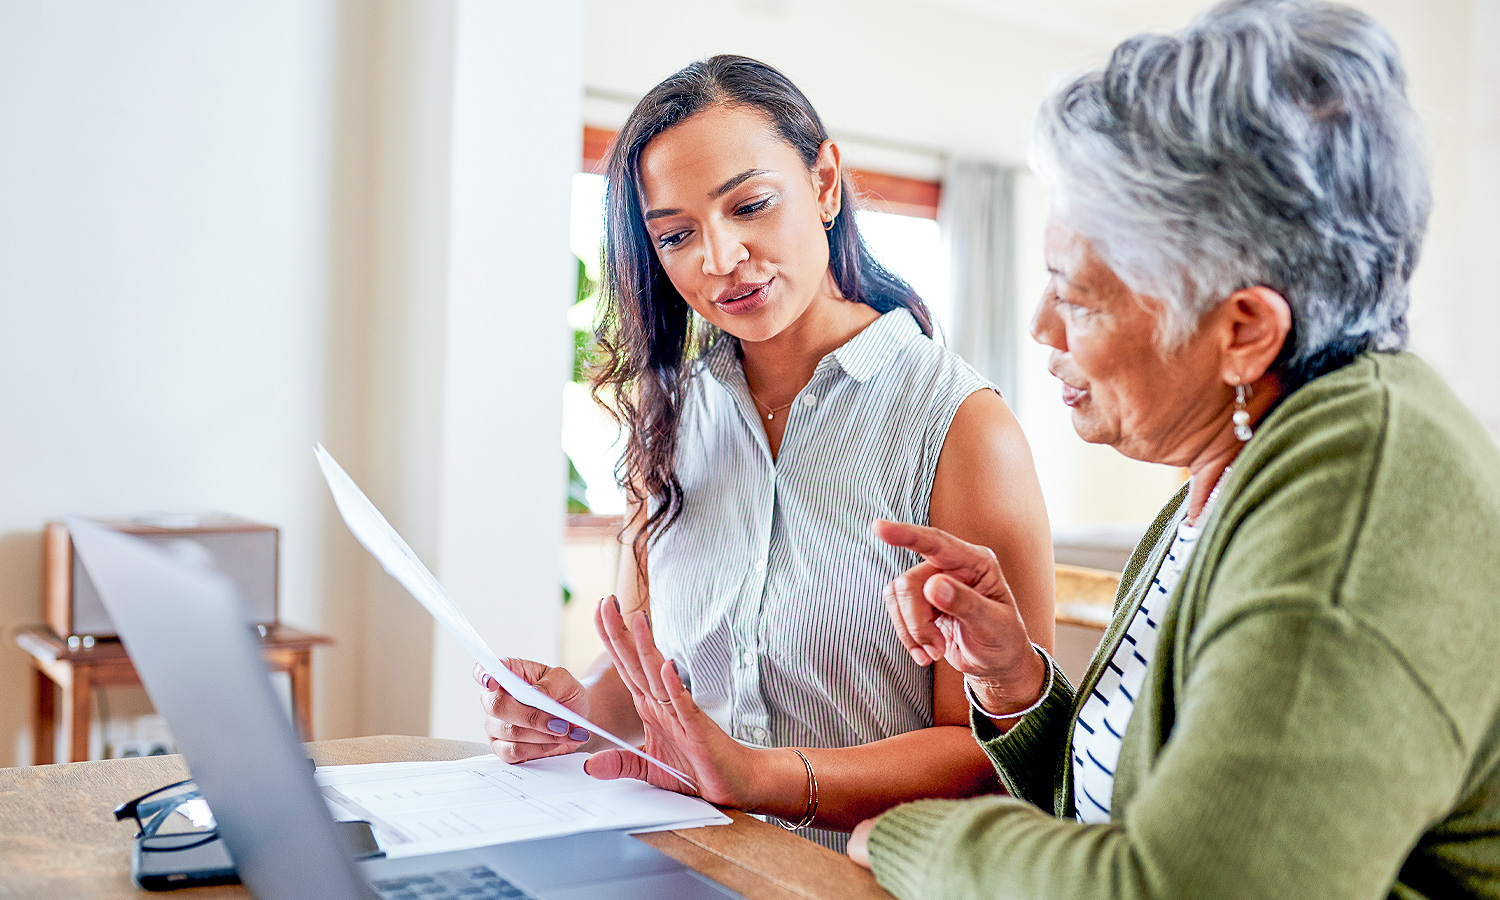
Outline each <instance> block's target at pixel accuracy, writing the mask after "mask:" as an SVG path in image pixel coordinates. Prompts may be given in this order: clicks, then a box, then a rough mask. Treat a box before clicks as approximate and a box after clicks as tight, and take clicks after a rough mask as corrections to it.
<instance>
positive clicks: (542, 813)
mask: <svg viewBox="0 0 1500 900" xmlns="http://www.w3.org/2000/svg"><path fill="white" fill-rule="evenodd" d="M583 760H584V754H582V753H569V754H566V755H564V756H553V757H548V758H546V759H538V760H533V761H531V762H529V763H526V764H525V765H519V766H513V765H509V764H507V763H503V762H501V761H500V760H498V759H496V758H495V757H493V756H476V757H473V758H471V759H461V760H454V761H452V762H406V763H374V764H370V765H362V766H329V767H326V768H321V769H318V771H317V774H316V775H315V776H314V777H315V780H316V781H317V783H318V787H319V789H321V790H322V792H323V796H324V798H325V799H326V800H327V801H328V804H329V806H330V808H331V809H332V810H333V812H334V815H335V817H336V818H341V819H350V818H354V819H363V820H365V821H367V822H369V823H370V825H371V827H372V828H373V829H374V831H375V837H376V840H377V841H378V842H379V844H380V848H381V849H382V850H384V851H385V853H386V855H387V856H392V857H397V856H418V855H422V854H427V853H441V852H444V851H448V850H466V849H470V848H473V847H486V846H489V845H491V844H501V843H507V842H510V841H527V840H534V839H536V838H545V837H557V836H559V835H565V834H575V833H579V832H584V831H603V830H606V829H616V828H619V829H632V830H637V831H660V830H663V829H667V828H693V827H697V826H699V825H724V824H728V822H729V821H730V819H729V817H728V816H726V815H724V814H723V813H721V812H719V811H718V810H717V809H714V808H713V807H712V806H710V805H709V804H708V803H705V802H704V801H702V800H700V799H699V798H697V797H689V796H686V795H684V794H676V793H673V792H672V791H665V790H662V789H661V788H654V787H652V786H651V785H649V784H646V783H645V782H641V781H636V780H634V779H630V778H624V779H620V780H618V781H600V780H598V779H596V778H593V777H591V776H589V775H588V774H587V773H585V772H584V771H583Z"/></svg>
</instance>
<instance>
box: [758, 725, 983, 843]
mask: <svg viewBox="0 0 1500 900" xmlns="http://www.w3.org/2000/svg"><path fill="white" fill-rule="evenodd" d="M799 749H802V752H803V753H804V754H806V756H807V760H808V762H810V763H812V767H813V773H814V775H815V777H816V779H817V783H818V810H817V819H816V824H817V825H818V827H820V828H831V829H836V830H842V831H848V830H850V829H852V828H854V826H855V825H858V824H859V823H860V822H862V821H864V820H865V819H868V818H870V817H872V816H876V815H879V814H880V813H882V812H885V811H886V810H888V809H890V808H891V807H893V806H896V805H898V804H901V803H906V802H908V801H911V800H918V799H922V798H927V797H949V798H952V797H972V796H975V795H978V794H983V793H988V792H992V791H994V790H996V789H997V788H998V787H999V780H998V778H997V777H996V775H995V770H994V768H993V767H992V766H991V765H990V762H989V759H988V758H987V757H986V756H985V755H984V751H983V750H981V749H980V748H979V745H978V744H976V743H975V742H974V737H973V735H972V734H971V733H970V732H969V729H967V728H963V727H961V726H956V725H939V726H936V727H933V728H923V729H920V730H918V731H911V732H907V733H906V734H900V735H896V736H895V737H891V738H886V739H885V740H882V741H876V742H875V743H871V744H863V745H861V746H858V747H845V748H838V749H808V748H799ZM755 768H756V770H757V773H758V775H759V777H758V779H757V790H756V793H757V796H758V797H759V802H756V803H754V804H752V806H753V809H752V811H753V812H759V813H766V814H769V815H773V816H776V817H778V818H782V819H787V820H789V821H793V822H796V821H799V820H801V819H802V817H803V815H804V814H805V813H806V811H807V807H808V783H807V768H806V766H805V765H804V764H803V762H802V759H801V758H800V757H798V756H797V754H795V753H793V752H792V751H791V750H788V749H784V748H777V749H771V750H763V751H759V753H758V757H757V759H756V765H755Z"/></svg>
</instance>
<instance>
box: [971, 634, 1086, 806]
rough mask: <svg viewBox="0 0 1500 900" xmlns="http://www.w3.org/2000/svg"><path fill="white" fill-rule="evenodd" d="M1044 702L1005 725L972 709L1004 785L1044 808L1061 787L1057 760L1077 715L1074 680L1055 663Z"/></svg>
mask: <svg viewBox="0 0 1500 900" xmlns="http://www.w3.org/2000/svg"><path fill="white" fill-rule="evenodd" d="M1050 668H1051V672H1052V681H1051V683H1050V684H1049V685H1047V698H1046V699H1045V700H1043V701H1042V705H1041V706H1039V707H1037V708H1036V709H1035V710H1033V711H1032V712H1030V713H1027V714H1026V715H1025V716H1024V717H1022V718H1021V719H1020V720H1019V721H1017V722H1016V723H1015V724H1014V725H1012V726H1011V728H1010V730H1009V731H1003V732H1002V731H1001V730H1000V729H998V728H996V727H995V723H994V722H993V721H991V720H990V718H989V716H986V715H983V714H981V713H979V712H977V711H976V710H973V709H970V710H969V722H970V724H971V725H972V726H973V728H974V739H975V740H977V741H979V746H980V747H982V748H983V749H984V752H985V754H986V755H987V756H989V758H990V762H991V763H993V764H994V766H995V771H996V772H997V773H999V775H1000V781H1001V783H1002V784H1004V785H1005V790H1006V791H1008V792H1009V793H1010V795H1011V796H1013V797H1019V798H1021V799H1022V800H1026V801H1028V802H1030V803H1032V804H1034V805H1035V806H1038V807H1040V808H1041V809H1044V810H1048V811H1049V812H1050V811H1053V809H1054V804H1055V798H1056V795H1057V788H1058V760H1060V759H1063V758H1064V757H1065V755H1066V754H1065V749H1066V747H1067V744H1068V727H1069V725H1070V724H1071V723H1072V721H1073V700H1074V691H1073V685H1072V684H1070V683H1068V676H1066V675H1064V674H1063V672H1062V669H1061V668H1059V667H1058V665H1057V664H1056V663H1052V665H1051V666H1050Z"/></svg>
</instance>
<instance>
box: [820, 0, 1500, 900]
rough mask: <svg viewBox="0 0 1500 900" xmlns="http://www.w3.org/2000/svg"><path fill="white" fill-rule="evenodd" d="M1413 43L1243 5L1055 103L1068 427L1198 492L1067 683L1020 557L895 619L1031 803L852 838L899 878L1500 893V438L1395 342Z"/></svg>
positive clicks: (1115, 891) (1371, 25)
mask: <svg viewBox="0 0 1500 900" xmlns="http://www.w3.org/2000/svg"><path fill="white" fill-rule="evenodd" d="M1419 145H1420V135H1419V132H1418V129H1417V124H1416V121H1415V118H1414V116H1413V113H1412V110H1411V108H1410V106H1409V104H1408V102H1407V99H1406V96H1405V76H1404V74H1403V70H1402V66H1401V62H1400V59H1399V57H1398V54H1397V51H1396V48H1395V46H1394V44H1393V42H1392V40H1391V38H1390V36H1389V35H1388V34H1387V33H1386V32H1385V31H1384V30H1383V29H1381V28H1380V26H1378V25H1377V24H1376V23H1375V22H1374V21H1372V20H1371V19H1370V18H1369V17H1368V16H1366V15H1364V14H1363V13H1360V12H1357V11H1355V10H1352V9H1349V8H1346V7H1341V6H1335V5H1331V4H1326V3H1313V2H1294V0H1246V2H1232V3H1226V4H1224V5H1221V6H1219V7H1217V8H1215V9H1214V10H1212V11H1210V12H1209V13H1207V14H1205V15H1204V16H1203V17H1201V18H1200V19H1198V20H1197V21H1195V22H1194V23H1193V24H1192V25H1191V26H1189V27H1188V28H1187V29H1186V30H1184V31H1183V32H1181V33H1180V34H1177V35H1174V36H1158V35H1147V36H1140V37H1136V38H1133V39H1131V40H1129V41H1126V42H1125V43H1124V44H1122V45H1121V46H1120V47H1118V48H1117V49H1116V50H1115V52H1114V54H1113V55H1112V57H1111V59H1110V61H1109V63H1108V64H1107V65H1106V66H1105V67H1104V69H1103V70H1101V71H1095V72H1090V73H1087V74H1085V75H1082V76H1080V77H1078V78H1076V79H1074V80H1073V81H1072V82H1071V83H1068V84H1065V85H1063V86H1062V87H1061V88H1060V89H1058V90H1057V91H1056V92H1055V93H1054V94H1053V95H1052V96H1051V98H1050V99H1049V100H1048V101H1047V102H1046V103H1045V104H1044V106H1043V108H1042V110H1041V113H1040V118H1039V122H1038V125H1037V129H1036V135H1035V145H1034V146H1035V156H1036V159H1037V168H1038V169H1039V171H1040V172H1041V173H1042V174H1043V175H1044V176H1045V177H1046V178H1047V179H1048V180H1049V181H1050V183H1051V185H1052V187H1053V191H1054V198H1053V208H1052V215H1051V219H1050V221H1049V224H1048V227H1047V233H1046V240H1045V247H1046V256H1047V265H1048V268H1049V270H1050V272H1051V280H1050V282H1049V285H1048V288H1047V291H1046V294H1045V295H1044V297H1043V298H1042V301H1041V304H1040V306H1039V307H1038V309H1037V312H1036V316H1035V319H1034V321H1033V323H1032V332H1033V334H1034V335H1035V337H1036V338H1037V339H1038V340H1039V341H1041V342H1042V343H1044V344H1046V345H1047V346H1049V347H1051V348H1052V354H1051V362H1050V366H1049V368H1050V370H1051V372H1052V374H1053V375H1055V376H1056V377H1057V378H1058V379H1059V380H1060V381H1061V382H1062V395H1063V401H1064V402H1065V403H1066V404H1067V405H1068V406H1069V407H1071V409H1072V418H1073V424H1074V427H1075V428H1076V429H1077V431H1078V433H1079V434H1080V435H1081V436H1082V437H1083V438H1084V439H1085V440H1088V441H1092V442H1096V443H1107V444H1110V445H1112V446H1114V447H1115V448H1116V449H1118V450H1119V451H1120V452H1122V453H1125V454H1126V455H1128V456H1132V457H1135V458H1138V459H1143V460H1149V461H1153V462H1160V463H1167V464H1170V465H1175V466H1185V467H1186V468H1187V469H1188V470H1189V471H1190V472H1191V476H1192V477H1191V479H1190V481H1189V482H1188V484H1186V485H1184V487H1183V489H1182V490H1181V491H1179V492H1178V494H1177V496H1175V497H1174V498H1172V501H1171V502H1170V503H1169V504H1168V505H1167V507H1166V508H1165V509H1164V510H1163V511H1162V513H1161V515H1160V516H1159V517H1158V518H1157V520H1156V522H1155V523H1154V524H1153V525H1152V527H1151V529H1150V530H1149V531H1148V532H1147V534H1146V537H1145V538H1144V539H1143V541H1142V543H1141V545H1140V546H1139V547H1138V548H1137V550H1136V552H1135V554H1134V556H1133V558H1132V559H1131V561H1130V563H1129V565H1128V567H1127V568H1126V570H1125V573H1124V577H1123V579H1122V581H1121V589H1120V593H1119V596H1118V598H1117V602H1116V609H1115V617H1114V620H1113V622H1112V623H1111V625H1110V627H1109V629H1108V630H1107V632H1106V634H1105V637H1104V640H1103V641H1102V643H1101V644H1100V647H1099V649H1098V650H1097V651H1096V653H1095V656H1094V660H1093V663H1092V665H1091V666H1090V668H1089V670H1088V672H1087V674H1086V675H1085V676H1084V678H1083V681H1082V683H1081V684H1080V685H1079V686H1078V688H1077V689H1076V690H1075V689H1074V688H1073V687H1072V686H1071V685H1070V684H1069V683H1068V681H1067V680H1066V679H1065V678H1064V677H1063V676H1062V675H1061V674H1060V673H1059V672H1058V670H1057V667H1056V665H1054V664H1053V663H1052V661H1051V660H1050V659H1049V658H1048V657H1047V656H1046V654H1045V653H1043V652H1041V651H1040V649H1035V650H1034V649H1033V645H1032V644H1031V642H1030V640H1029V638H1028V635H1027V630H1026V626H1025V624H1024V623H1023V622H1022V621H1021V619H1020V618H1019V617H1018V616H1017V614H1016V608H1015V604H1014V602H1013V601H1012V599H1011V596H1010V591H1009V588H1008V587H1007V585H1006V580H1005V576H1004V573H1003V572H1002V571H1001V570H1000V567H999V566H998V564H997V563H996V561H995V558H994V556H993V554H991V553H989V552H988V551H987V550H985V549H984V548H981V547H975V546H973V545H970V544H966V543H964V542H962V541H959V540H957V539H956V538H953V537H951V536H949V535H947V534H944V533H943V532H941V531H937V530H935V529H931V528H926V527H919V526H915V525H905V524H896V523H891V522H877V523H876V525H875V531H876V533H877V534H878V536H879V537H881V538H882V539H884V540H885V541H887V542H889V543H891V544H893V545H896V546H900V547H906V548H910V549H912V550H916V551H918V552H919V553H921V554H922V556H923V557H924V562H922V563H921V564H919V565H918V566H916V567H915V568H913V569H911V570H909V571H908V572H907V573H906V574H905V575H903V576H902V577H901V578H899V579H897V580H896V581H895V582H894V583H893V584H892V589H891V595H890V602H889V604H888V606H889V610H890V612H891V617H892V621H893V622H894V624H895V627H896V630H897V631H898V632H899V634H900V636H901V638H902V641H903V643H904V644H905V645H906V646H907V648H908V649H909V651H910V652H911V654H912V656H913V657H914V658H915V659H917V660H918V661H919V662H924V661H929V660H936V659H945V660H946V661H947V662H948V663H949V664H951V665H952V666H953V667H954V668H956V669H957V670H959V671H961V672H963V673H964V674H965V682H966V688H967V692H968V697H969V700H970V703H971V705H972V707H973V710H972V711H971V720H972V724H973V728H974V732H975V735H976V737H977V739H978V740H979V742H980V744H981V745H982V746H983V747H984V749H985V750H986V752H987V753H988V754H989V756H990V758H991V760H992V762H993V763H994V765H995V768H996V770H997V771H998V772H999V774H1000V776H1001V778H1002V780H1003V781H1004V783H1005V785H1006V787H1007V789H1008V790H1009V793H1010V794H1011V796H1010V797H987V798H983V799H978V800H968V801H945V800H926V801H919V802H916V803H911V804H907V805H904V806H900V807H897V808H896V809H894V810H892V811H890V812H887V813H885V814H884V815H882V816H880V817H879V818H876V819H872V820H869V821H867V822H865V823H863V824H862V825H860V826H859V827H858V828H857V829H856V831H855V833H854V835H853V839H852V841H851V843H850V848H849V853H850V855H851V856H853V857H854V858H855V859H856V860H859V861H861V862H865V863H867V864H873V869H874V871H875V874H876V877H877V878H878V879H879V881H880V883H881V884H882V885H884V886H885V887H887V888H888V889H889V890H891V891H892V892H893V893H895V894H896V895H897V896H900V897H923V898H944V897H981V896H983V897H1024V898H1028V900H1045V898H1064V897H1066V898H1084V897H1199V898H1215V900H1229V898H1241V897H1244V898H1250V897H1295V898H1313V897H1316V898H1320V900H1321V898H1378V897H1387V896H1390V897H1401V898H1416V897H1432V898H1437V897H1442V898H1453V897H1500V662H1497V657H1496V649H1495V648H1496V647H1497V646H1500V569H1497V567H1496V566H1495V565H1494V564H1493V563H1494V561H1495V558H1496V553H1497V550H1500V453H1497V451H1496V447H1495V444H1494V442H1493V440H1492V439H1491V437H1490V436H1489V435H1488V434H1487V433H1485V431H1484V430H1483V429H1482V428H1481V427H1480V425H1479V424H1478V423H1477V422H1476V421H1475V419H1474V418H1473V417H1472V416H1471V415H1470V414H1469V413H1468V412H1466V411H1465V410H1464V409H1463V408H1462V406H1461V405H1460V404H1459V402H1458V401H1457V400H1456V399H1455V397H1454V396H1453V394H1452V393H1451V392H1450V391H1449V390H1448V388H1447V387H1446V386H1445V385H1444V384H1443V383H1442V381H1441V380H1440V379H1439V378H1438V377H1437V376H1436V375H1435V374H1434V373H1433V372H1432V371H1431V370H1430V369H1429V368H1428V367H1427V366H1426V365H1424V364H1423V363H1422V362H1421V361H1419V360H1418V359H1416V358H1415V357H1413V356H1412V355H1410V354H1409V353H1406V352H1403V351H1402V350H1401V347H1402V345H1403V344H1404V342H1405V337H1406V308H1407V300H1408V287H1407V285H1408V281H1409V278H1410V276H1411V273H1412V269H1413V267H1414V266H1415V264H1416V260H1417V255H1418V251H1419V249H1420V246H1421V242H1422V235H1423V231H1424V229H1425V227H1426V220H1427V211H1428V206H1429V197H1428V188H1427V178H1426V173H1425V170H1424V165H1423V162H1422V154H1421V152H1420V146H1419Z"/></svg>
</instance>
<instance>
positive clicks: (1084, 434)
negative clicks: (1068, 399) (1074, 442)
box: [1073, 409, 1119, 446]
mask: <svg viewBox="0 0 1500 900" xmlns="http://www.w3.org/2000/svg"><path fill="white" fill-rule="evenodd" d="M1073 431H1074V432H1075V433H1076V434H1077V435H1078V436H1079V437H1080V438H1082V439H1083V440H1084V441H1086V442H1087V443H1090V444H1108V445H1110V446H1114V445H1115V443H1116V442H1117V440H1118V437H1119V432H1118V430H1115V429H1110V428H1106V427H1105V426H1104V425H1103V423H1101V422H1098V421H1095V420H1094V419H1093V418H1091V417H1090V416H1089V415H1088V414H1087V413H1085V412H1082V411H1080V410H1077V409H1075V410H1073Z"/></svg>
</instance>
